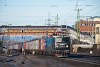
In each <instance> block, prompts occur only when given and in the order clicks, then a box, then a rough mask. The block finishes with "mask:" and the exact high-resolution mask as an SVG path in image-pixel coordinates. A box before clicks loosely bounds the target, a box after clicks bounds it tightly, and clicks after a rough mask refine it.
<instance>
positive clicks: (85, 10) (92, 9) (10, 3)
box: [0, 0, 100, 26]
mask: <svg viewBox="0 0 100 67" xmlns="http://www.w3.org/2000/svg"><path fill="white" fill-rule="evenodd" d="M76 3H77V0H0V25H6V24H7V25H9V24H12V25H15V26H16V25H21V26H22V25H34V26H37V25H38V26H40V25H45V22H46V23H47V22H48V21H45V20H47V19H48V15H49V13H50V18H51V20H52V21H51V24H54V22H56V19H55V18H56V15H57V14H58V16H59V18H60V19H59V24H58V25H61V24H67V25H69V26H71V25H73V24H75V21H76V16H77V12H76V11H75V9H76ZM78 8H79V9H82V11H80V15H81V16H100V0H78ZM81 19H86V17H84V18H83V17H81Z"/></svg>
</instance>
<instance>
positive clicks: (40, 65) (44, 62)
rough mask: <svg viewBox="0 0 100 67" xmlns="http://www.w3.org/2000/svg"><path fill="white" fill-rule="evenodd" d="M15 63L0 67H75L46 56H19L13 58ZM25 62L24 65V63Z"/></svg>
mask: <svg viewBox="0 0 100 67" xmlns="http://www.w3.org/2000/svg"><path fill="white" fill-rule="evenodd" d="M13 59H14V60H15V61H11V62H4V63H2V62H0V67H74V66H72V65H69V64H68V63H66V62H64V61H61V60H59V59H57V58H51V57H46V56H33V55H25V56H23V55H19V56H16V57H13ZM22 61H24V63H22Z"/></svg>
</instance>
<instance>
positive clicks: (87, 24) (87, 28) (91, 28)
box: [75, 20, 100, 35]
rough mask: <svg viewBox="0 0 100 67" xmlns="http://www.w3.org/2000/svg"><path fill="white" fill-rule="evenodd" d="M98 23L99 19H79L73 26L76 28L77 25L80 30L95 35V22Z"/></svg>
mask: <svg viewBox="0 0 100 67" xmlns="http://www.w3.org/2000/svg"><path fill="white" fill-rule="evenodd" d="M98 23H100V21H87V20H80V21H79V23H76V25H75V28H76V29H77V27H79V30H80V31H81V32H83V33H89V34H90V35H91V34H92V33H93V35H95V24H98ZM77 24H78V25H77Z"/></svg>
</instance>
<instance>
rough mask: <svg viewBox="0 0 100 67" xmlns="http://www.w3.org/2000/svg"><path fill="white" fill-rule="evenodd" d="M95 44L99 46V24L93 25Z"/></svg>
mask: <svg viewBox="0 0 100 67" xmlns="http://www.w3.org/2000/svg"><path fill="white" fill-rule="evenodd" d="M95 43H96V44H100V23H99V24H96V25H95Z"/></svg>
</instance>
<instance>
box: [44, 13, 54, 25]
mask: <svg viewBox="0 0 100 67" xmlns="http://www.w3.org/2000/svg"><path fill="white" fill-rule="evenodd" d="M46 21H48V24H47V25H48V26H51V21H52V20H51V19H50V12H49V15H48V20H46ZM45 23H46V22H45Z"/></svg>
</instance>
